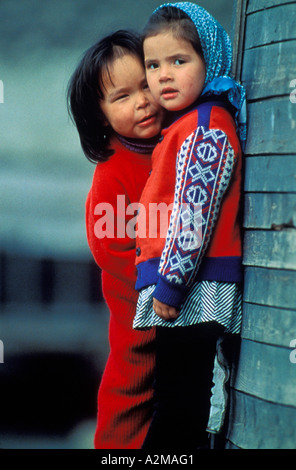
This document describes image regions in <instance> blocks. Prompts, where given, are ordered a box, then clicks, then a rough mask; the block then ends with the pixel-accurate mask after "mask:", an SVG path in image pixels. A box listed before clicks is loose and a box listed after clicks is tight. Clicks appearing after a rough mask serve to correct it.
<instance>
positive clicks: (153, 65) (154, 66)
mask: <svg viewBox="0 0 296 470" xmlns="http://www.w3.org/2000/svg"><path fill="white" fill-rule="evenodd" d="M157 67H158V64H156V62H151V63H148V64H146V69H147V70H155V69H157Z"/></svg>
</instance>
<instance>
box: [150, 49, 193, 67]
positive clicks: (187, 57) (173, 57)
mask: <svg viewBox="0 0 296 470" xmlns="http://www.w3.org/2000/svg"><path fill="white" fill-rule="evenodd" d="M179 57H184V58H185V59H189V58H190V54H187V53H184V52H177V53H176V54H173V55H170V56H168V57H165V60H173V59H178V58H179ZM158 61H159V59H152V58H151V59H150V58H149V57H148V59H145V64H149V63H151V62H158Z"/></svg>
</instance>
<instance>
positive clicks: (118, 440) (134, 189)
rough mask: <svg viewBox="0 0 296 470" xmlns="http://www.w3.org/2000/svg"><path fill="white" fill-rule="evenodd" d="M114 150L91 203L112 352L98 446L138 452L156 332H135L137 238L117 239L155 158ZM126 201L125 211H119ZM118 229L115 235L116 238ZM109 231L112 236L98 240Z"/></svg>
mask: <svg viewBox="0 0 296 470" xmlns="http://www.w3.org/2000/svg"><path fill="white" fill-rule="evenodd" d="M111 146H112V148H114V150H115V154H114V155H112V156H111V158H110V159H109V160H108V161H106V162H104V163H101V164H98V165H97V166H96V169H95V172H94V177H93V183H92V186H91V189H90V191H89V194H88V197H87V201H86V228H87V238H88V243H89V246H90V249H91V252H92V254H93V256H94V259H95V261H96V262H97V264H98V265H99V266H100V268H101V270H102V289H103V295H104V298H105V301H106V303H107V305H108V307H109V310H110V324H109V342H110V354H109V357H108V361H107V364H106V367H105V370H104V374H103V377H102V381H101V384H100V388H99V393H98V419H97V428H96V433H95V448H97V449H138V448H141V446H142V443H143V440H144V438H145V436H146V433H147V429H148V426H149V423H150V418H151V413H152V393H153V392H152V379H153V368H154V348H153V344H154V330H153V329H152V330H150V331H147V332H141V331H135V330H133V328H132V323H133V318H134V315H135V310H136V302H137V292H136V291H135V282H136V268H135V239H134V238H130V237H129V236H128V235H125V236H124V237H122V238H121V235H122V233H119V234H118V235H119V236H116V235H117V228H118V223H117V221H118V220H119V221H120V227H119V229H120V232H122V229H124V227H125V226H126V223H127V222H128V221H131V219H132V218H133V215H132V214H131V215H128V216H126V215H125V208H126V206H127V205H128V204H130V203H134V202H138V201H139V199H140V195H141V192H142V189H143V187H144V185H145V182H146V180H147V178H148V175H149V171H150V169H151V155H144V154H138V153H135V152H131V151H130V150H128V149H126V148H125V147H124V146H123V145H121V144H120V143H119V142H118V141H117V140H115V139H114V141H112V143H111ZM118 195H120V197H121V202H120V204H118V200H117V196H118ZM122 201H124V205H125V207H124V208H121V209H120V207H121V206H122V205H123V204H122ZM102 203H106V204H110V205H109V206H108V205H107V206H103V205H102ZM104 207H106V208H107V211H109V212H108V221H107V218H105V215H106V212H105V211H104V210H103V211H102V210H101V211H100V209H104ZM111 208H113V209H114V226H113V227H112V223H113V214H112V211H111ZM119 212H120V213H119ZM96 214H97V215H96ZM104 220H105V221H106V224H104V223H103V221H104ZM113 228H114V232H115V233H114V235H115V236H114V237H113V238H111V236H112V232H113ZM106 229H108V231H109V233H108V235H109V236H107V237H106V236H105V237H104V238H98V236H100V232H101V233H102V232H104V231H107V230H106Z"/></svg>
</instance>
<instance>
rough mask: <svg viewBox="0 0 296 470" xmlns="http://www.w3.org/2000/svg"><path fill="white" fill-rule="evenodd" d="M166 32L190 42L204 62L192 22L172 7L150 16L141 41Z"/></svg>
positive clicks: (163, 8) (165, 7) (164, 8)
mask: <svg viewBox="0 0 296 470" xmlns="http://www.w3.org/2000/svg"><path fill="white" fill-rule="evenodd" d="M167 30H170V31H171V32H172V33H173V35H174V36H175V37H176V38H181V39H184V40H185V41H188V42H190V43H191V45H192V47H193V48H194V49H195V51H196V52H197V54H198V55H199V56H201V58H202V59H203V60H204V56H203V51H202V46H201V42H200V38H199V35H198V32H197V29H196V27H195V25H194V23H193V21H191V19H190V18H189V16H188V15H187V14H186V13H185V12H184V11H182V10H180V9H179V8H176V7H174V6H164V7H162V8H160V9H159V10H157V11H156V12H154V13H153V14H152V15H151V16H150V18H149V20H148V22H147V24H146V26H145V28H144V32H143V41H144V40H145V39H146V38H148V37H151V36H156V35H157V34H159V33H161V32H163V31H167Z"/></svg>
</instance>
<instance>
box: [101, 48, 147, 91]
mask: <svg viewBox="0 0 296 470" xmlns="http://www.w3.org/2000/svg"><path fill="white" fill-rule="evenodd" d="M144 75H145V70H144V66H143V64H142V62H141V60H140V59H139V57H137V56H135V55H132V54H125V55H123V56H121V57H116V58H114V59H113V60H112V61H111V62H110V63H109V64H108V65H107V66H106V68H105V69H104V70H103V71H102V76H101V83H102V86H103V88H104V89H105V90H107V89H109V88H116V87H120V86H124V85H126V84H127V83H133V82H135V81H137V80H141V79H142V78H143V76H144Z"/></svg>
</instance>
